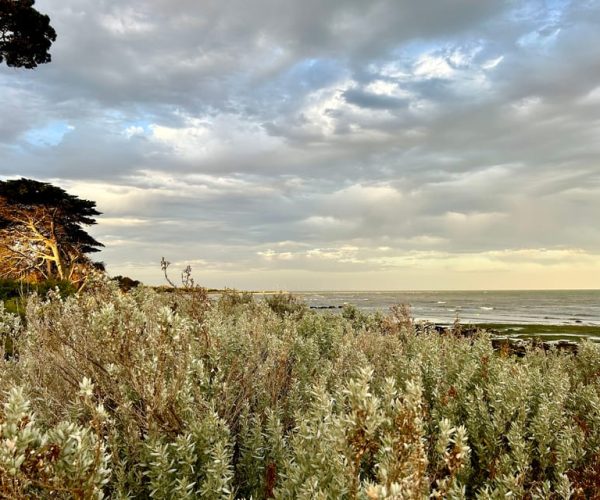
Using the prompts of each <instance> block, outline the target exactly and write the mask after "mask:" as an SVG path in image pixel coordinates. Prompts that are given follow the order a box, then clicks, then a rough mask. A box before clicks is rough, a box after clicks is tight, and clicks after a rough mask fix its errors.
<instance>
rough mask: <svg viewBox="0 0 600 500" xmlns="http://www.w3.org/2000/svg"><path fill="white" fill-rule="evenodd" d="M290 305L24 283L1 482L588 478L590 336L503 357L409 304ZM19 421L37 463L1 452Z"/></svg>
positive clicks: (317, 487) (182, 487) (275, 484)
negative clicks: (38, 291) (573, 349)
mask: <svg viewBox="0 0 600 500" xmlns="http://www.w3.org/2000/svg"><path fill="white" fill-rule="evenodd" d="M297 305H298V303H297V302H296V301H294V300H290V299H288V298H285V299H282V298H277V299H275V300H273V301H272V302H271V303H269V302H267V301H262V302H254V301H251V300H247V299H246V296H241V295H240V294H237V293H228V294H227V297H226V298H224V299H222V301H217V302H215V303H212V302H210V301H208V300H206V294H204V293H200V292H198V293H197V294H195V293H157V292H155V291H153V290H150V289H145V288H137V289H134V290H131V291H130V292H128V293H123V292H121V291H120V290H119V289H118V286H117V284H116V283H114V282H113V283H111V282H105V281H99V282H95V283H94V282H92V283H90V284H89V288H88V291H87V292H85V293H79V294H77V295H72V296H68V297H62V296H61V294H60V293H57V292H53V291H51V292H49V294H48V296H47V297H42V296H33V297H31V298H29V300H28V302H27V313H26V314H27V321H26V323H23V322H21V321H20V319H19V318H18V317H17V316H15V315H13V314H11V313H9V312H7V311H6V310H4V309H1V308H0V333H1V334H2V336H3V338H5V339H6V338H10V339H11V342H12V344H11V345H12V349H13V352H18V354H19V356H18V361H17V360H16V359H15V357H13V358H12V359H9V360H8V361H4V362H2V366H1V368H0V395H1V396H0V398H1V399H2V401H3V403H4V405H5V406H4V407H5V410H4V416H3V417H2V418H3V420H2V425H3V426H4V427H2V429H3V430H2V433H3V434H2V439H0V448H1V449H0V455H2V457H4V458H2V459H1V460H2V461H0V468H1V470H0V477H1V478H2V481H4V483H2V485H3V486H2V487H3V488H4V490H2V491H0V493H4V495H5V496H11V495H13V497H16V498H19V496H21V497H28V496H29V497H31V496H33V497H35V496H36V495H37V496H41V497H43V496H44V495H46V496H49V495H48V491H51V490H52V491H55V492H56V493H53V494H55V495H58V496H60V495H63V494H64V496H67V497H68V496H77V494H79V493H81V492H79V493H77V492H74V490H73V488H74V485H75V482H76V481H79V482H80V483H81V484H83V485H84V486H83V488H84V489H85V492H84V493H83V495H84V497H85V495H96V496H99V494H100V492H101V493H103V494H104V495H106V496H108V497H115V498H125V497H129V498H148V497H150V498H198V497H203V498H231V497H236V498H270V497H275V498H282V499H283V498H415V499H416V498H425V497H427V496H431V497H433V498H500V497H506V496H513V497H515V498H523V497H526V498H568V497H569V496H570V495H571V496H574V497H576V498H584V497H590V496H591V495H593V494H595V491H597V486H598V484H600V473H599V472H598V470H600V469H598V464H599V463H600V455H599V452H598V450H599V449H600V349H599V347H598V346H597V345H594V344H591V343H583V344H582V345H581V347H580V349H579V354H577V355H573V354H568V353H560V352H555V351H549V352H545V351H543V350H541V349H539V350H538V349H535V348H531V349H529V350H528V352H527V353H526V354H525V356H523V357H516V356H510V355H507V354H506V352H496V351H494V349H493V348H492V344H491V340H490V338H489V337H488V336H487V335H486V334H485V333H480V334H477V335H475V336H473V337H470V338H461V337H460V336H457V335H452V334H446V335H444V334H438V333H434V332H426V331H425V332H420V333H419V332H417V331H416V330H415V328H414V325H413V323H412V319H411V317H410V313H409V311H408V310H407V309H406V308H404V309H403V308H395V309H394V310H393V311H392V312H391V314H389V315H388V316H382V315H364V314H360V315H359V314H354V313H352V314H350V311H349V309H348V311H344V312H343V314H341V315H340V314H317V313H314V312H311V311H308V310H307V309H306V308H305V307H302V306H301V305H300V307H296V306H297ZM273 306H275V307H273ZM279 306H282V307H279ZM18 387H23V388H24V389H23V390H20V392H19V390H18V389H17V388H18ZM25 395H26V396H25ZM19 398H20V399H19ZM25 401H28V402H29V403H25ZM27 405H29V406H27ZM11 408H17V409H18V408H20V409H18V411H17V409H14V410H13V409H11ZM23 415H25V417H23ZM10 422H12V424H10V425H9V423H10ZM15 422H16V423H15ZM30 422H31V425H30ZM11 425H12V427H11ZM31 429H35V433H34V434H31V433H32V432H34V431H33V430H31ZM15 433H16V434H15ZM21 434H22V435H21ZM17 435H19V436H21V437H18V439H20V440H21V441H19V443H23V444H19V446H20V447H21V448H19V449H23V450H29V451H32V450H33V451H34V453H37V454H38V455H40V456H46V455H45V454H47V453H49V450H50V448H48V446H50V444H51V443H55V444H57V445H58V446H59V448H60V449H61V450H65V451H64V453H63V454H61V455H60V458H59V459H57V460H56V462H52V466H51V467H49V468H48V469H44V472H43V473H44V474H45V475H44V477H43V478H42V479H40V477H38V476H36V475H35V474H37V472H36V471H37V469H36V470H33V469H32V468H31V467H30V466H29V465H27V466H25V467H24V466H23V464H24V463H27V464H29V462H27V456H29V455H28V453H29V451H26V452H25V457H26V458H25V461H22V462H18V461H16V462H15V457H17V458H18V457H20V456H21V455H20V454H18V455H15V453H13V451H14V450H13V445H12V444H11V443H12V440H13V439H14V438H15V436H17ZM31 435H34V436H35V439H33V438H32V439H33V440H30V437H27V436H31ZM23 436H24V437H23ZM5 437H6V438H5ZM69 443H71V444H69ZM73 443H77V446H75V444H73ZM52 449H54V448H52ZM69 450H70V451H69ZM67 451H68V453H67ZM92 451H93V453H92ZM11 453H12V455H11ZM52 453H53V454H52V456H54V455H55V453H56V452H55V451H53V452H52ZM90 453H92V455H93V456H94V457H100V458H99V459H96V458H94V460H95V461H93V463H91V462H90V457H91V456H92V455H90ZM108 457H110V458H108ZM19 460H21V459H20V458H19ZM53 460H54V458H53ZM107 460H109V462H107ZM107 463H110V469H111V470H110V472H109V471H108V470H107V468H108V466H107V465H106V464H107ZM59 464H60V466H59ZM81 464H84V465H85V464H87V465H85V466H82V465H81ZM70 467H71V468H70ZM73 467H79V468H78V469H77V468H75V469H73ZM81 467H83V468H81ZM73 470H74V471H75V472H72V473H71V472H69V473H68V474H67V472H66V471H73ZM82 478H83V479H82ZM38 483H39V484H38ZM40 484H43V485H46V486H47V485H48V484H49V485H50V486H51V488H50V490H48V489H44V488H45V486H44V487H42V486H40ZM11 488H12V489H11ZM53 488H54V489H53ZM61 488H62V489H61Z"/></svg>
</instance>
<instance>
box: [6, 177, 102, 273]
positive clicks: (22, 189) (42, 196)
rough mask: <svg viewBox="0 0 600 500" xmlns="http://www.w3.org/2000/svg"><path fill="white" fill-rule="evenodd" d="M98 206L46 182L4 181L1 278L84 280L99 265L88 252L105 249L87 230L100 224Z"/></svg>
mask: <svg viewBox="0 0 600 500" xmlns="http://www.w3.org/2000/svg"><path fill="white" fill-rule="evenodd" d="M95 207H96V203H95V202H93V201H89V200H82V199H80V198H78V197H77V196H74V195H70V194H68V193H67V192H66V191H64V190H63V189H61V188H59V187H56V186H53V185H51V184H48V183H44V182H38V181H34V180H31V179H19V180H9V181H2V182H0V277H2V278H10V279H23V280H27V281H40V280H44V279H56V280H68V281H71V282H73V283H80V282H82V281H83V280H84V279H85V276H86V275H87V274H89V272H90V271H91V270H92V269H94V268H98V267H99V266H100V267H101V265H99V264H96V263H94V262H92V261H91V260H90V258H89V257H88V256H87V254H90V253H93V252H98V251H99V248H100V247H102V246H103V245H102V243H100V242H98V241H96V240H95V239H94V238H93V237H92V236H90V235H89V234H88V233H87V232H86V231H85V230H84V229H83V226H89V225H92V224H95V223H96V220H95V219H94V217H95V216H97V215H100V212H98V211H97V210H96V208H95Z"/></svg>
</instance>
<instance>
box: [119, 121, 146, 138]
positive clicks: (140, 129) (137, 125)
mask: <svg viewBox="0 0 600 500" xmlns="http://www.w3.org/2000/svg"><path fill="white" fill-rule="evenodd" d="M122 125H123V130H124V133H125V134H126V135H129V136H131V135H147V134H148V133H150V132H151V126H152V122H150V121H149V120H133V121H131V120H130V121H126V122H123V124H122Z"/></svg>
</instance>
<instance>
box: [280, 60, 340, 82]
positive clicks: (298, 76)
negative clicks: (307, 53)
mask: <svg viewBox="0 0 600 500" xmlns="http://www.w3.org/2000/svg"><path fill="white" fill-rule="evenodd" d="M344 72H345V69H344V66H343V65H342V64H341V62H340V61H338V60H336V59H318V58H306V59H302V60H301V61H299V62H297V63H296V64H294V65H293V66H292V67H291V68H290V69H288V70H287V71H286V72H285V73H284V74H283V75H282V77H281V79H280V80H281V83H284V84H285V85H286V86H287V87H288V88H289V87H292V88H293V87H296V86H297V87H301V88H308V89H318V88H322V87H326V86H327V85H330V84H331V83H333V82H335V81H336V80H338V79H339V78H340V76H341V75H342V74H343V73H344Z"/></svg>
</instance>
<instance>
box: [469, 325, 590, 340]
mask: <svg viewBox="0 0 600 500" xmlns="http://www.w3.org/2000/svg"><path fill="white" fill-rule="evenodd" d="M475 326H477V327H478V328H482V329H485V330H489V331H491V332H499V333H500V334H502V335H508V336H511V337H517V338H537V339H540V340H583V339H590V340H597V341H600V326H591V325H540V324H530V323H525V324H509V323H482V324H477V325H475Z"/></svg>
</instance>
